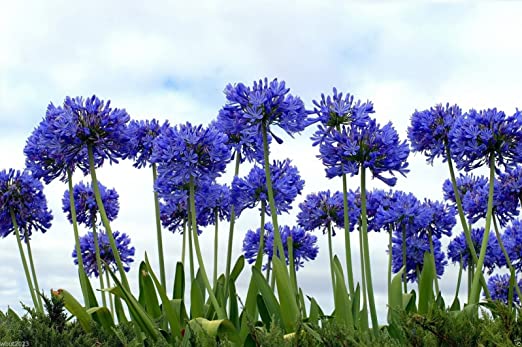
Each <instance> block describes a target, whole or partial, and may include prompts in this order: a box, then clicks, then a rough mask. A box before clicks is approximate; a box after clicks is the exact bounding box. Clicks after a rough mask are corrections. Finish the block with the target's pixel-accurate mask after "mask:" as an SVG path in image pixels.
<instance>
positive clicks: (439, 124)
mask: <svg viewBox="0 0 522 347" xmlns="http://www.w3.org/2000/svg"><path fill="white" fill-rule="evenodd" d="M461 115H462V110H461V108H460V107H458V106H457V105H453V106H450V105H449V103H448V104H446V107H444V106H443V105H442V104H438V105H436V106H435V107H432V108H430V109H429V110H424V111H417V110H415V112H414V113H413V115H412V116H411V126H410V127H408V139H409V140H410V143H411V147H412V150H413V151H415V152H422V153H424V154H425V155H426V156H427V157H428V159H427V161H428V163H430V164H433V159H435V158H437V157H440V156H442V157H443V158H444V160H446V153H445V151H446V148H445V145H446V144H448V143H449V140H448V136H449V132H450V130H451V129H452V127H453V123H455V120H456V119H457V118H459V117H461Z"/></svg>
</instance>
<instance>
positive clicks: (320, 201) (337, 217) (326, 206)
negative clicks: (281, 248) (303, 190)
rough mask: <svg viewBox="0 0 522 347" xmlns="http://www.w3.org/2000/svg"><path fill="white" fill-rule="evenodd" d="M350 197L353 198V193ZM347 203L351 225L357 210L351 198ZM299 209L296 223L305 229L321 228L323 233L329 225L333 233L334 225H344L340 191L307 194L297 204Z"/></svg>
mask: <svg viewBox="0 0 522 347" xmlns="http://www.w3.org/2000/svg"><path fill="white" fill-rule="evenodd" d="M351 197H352V198H353V195H352V196H351ZM348 200H350V199H348ZM348 205H349V213H350V214H351V216H350V217H351V218H350V224H351V226H352V227H353V225H354V224H355V223H356V221H357V215H356V214H357V212H358V210H356V209H355V206H354V201H353V200H352V201H348ZM299 209H300V211H299V213H298V214H297V223H298V224H299V225H300V226H302V227H303V228H304V229H305V230H309V231H312V230H315V229H321V230H322V231H323V233H325V232H326V230H327V229H328V226H331V227H332V233H333V235H335V230H334V229H333V227H334V226H338V227H341V228H342V227H344V203H343V194H342V193H341V192H335V193H333V194H331V193H330V191H329V190H326V191H322V192H318V193H314V194H309V195H308V196H307V197H306V199H305V201H303V202H302V203H300V204H299ZM352 212H353V213H352Z"/></svg>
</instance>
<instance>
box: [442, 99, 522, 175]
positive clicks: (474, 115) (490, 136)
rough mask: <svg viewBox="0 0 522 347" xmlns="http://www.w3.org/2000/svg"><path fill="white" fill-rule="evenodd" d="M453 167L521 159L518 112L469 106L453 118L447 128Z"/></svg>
mask: <svg viewBox="0 0 522 347" xmlns="http://www.w3.org/2000/svg"><path fill="white" fill-rule="evenodd" d="M450 138H451V143H450V147H451V152H452V154H453V155H454V157H455V163H456V165H457V168H458V169H459V170H460V169H464V170H466V171H470V170H473V169H475V168H477V167H480V166H483V165H489V164H488V161H489V158H490V156H493V157H494V159H495V163H496V166H497V167H499V166H500V165H502V166H504V167H511V166H513V165H514V163H517V162H521V161H522V112H520V111H518V110H517V111H516V112H515V113H514V114H513V115H512V116H507V115H506V114H505V113H504V112H503V111H499V110H497V109H496V108H493V109H487V110H483V111H477V110H470V111H469V112H467V113H466V114H464V115H463V116H462V117H458V118H457V119H456V120H455V124H454V126H453V128H452V130H451V132H450Z"/></svg>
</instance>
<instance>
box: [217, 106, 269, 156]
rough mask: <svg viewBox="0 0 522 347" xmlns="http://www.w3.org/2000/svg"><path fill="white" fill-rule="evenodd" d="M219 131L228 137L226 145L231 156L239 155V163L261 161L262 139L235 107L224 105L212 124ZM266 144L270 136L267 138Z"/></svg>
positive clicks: (255, 128)
mask: <svg viewBox="0 0 522 347" xmlns="http://www.w3.org/2000/svg"><path fill="white" fill-rule="evenodd" d="M212 125H214V126H215V127H216V128H217V129H218V130H219V131H221V132H222V133H224V134H226V135H227V136H228V142H227V143H228V145H229V146H230V147H231V149H232V152H233V153H232V155H234V154H235V153H236V152H239V153H241V162H244V161H245V159H247V160H248V161H256V162H258V163H259V162H262V161H263V138H262V136H261V133H260V132H259V131H258V129H257V127H255V126H252V125H251V124H250V122H249V120H248V119H247V118H245V117H243V112H242V111H240V110H239V109H238V107H237V106H231V105H225V106H224V107H223V108H222V109H221V110H220V111H219V114H218V116H217V120H216V121H214V122H212ZM267 140H268V142H269V143H270V142H271V140H272V136H268V137H267Z"/></svg>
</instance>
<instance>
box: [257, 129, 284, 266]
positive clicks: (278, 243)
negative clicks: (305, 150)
mask: <svg viewBox="0 0 522 347" xmlns="http://www.w3.org/2000/svg"><path fill="white" fill-rule="evenodd" d="M267 132H268V130H267V126H266V124H265V122H261V134H262V136H263V155H264V161H265V163H264V164H265V176H266V189H267V192H268V202H269V205H270V214H271V215H272V225H273V227H274V253H273V256H277V257H278V258H279V259H280V260H281V261H282V262H283V264H286V261H285V252H284V249H283V241H282V239H281V233H280V232H279V224H278V223H277V210H276V206H275V200H274V190H273V189H272V178H271V176H270V161H269V158H268V135H267ZM276 249H277V251H278V252H275V250H276ZM285 268H286V266H285Z"/></svg>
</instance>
